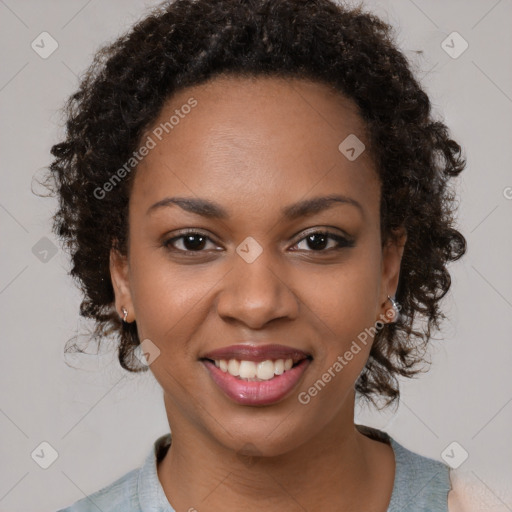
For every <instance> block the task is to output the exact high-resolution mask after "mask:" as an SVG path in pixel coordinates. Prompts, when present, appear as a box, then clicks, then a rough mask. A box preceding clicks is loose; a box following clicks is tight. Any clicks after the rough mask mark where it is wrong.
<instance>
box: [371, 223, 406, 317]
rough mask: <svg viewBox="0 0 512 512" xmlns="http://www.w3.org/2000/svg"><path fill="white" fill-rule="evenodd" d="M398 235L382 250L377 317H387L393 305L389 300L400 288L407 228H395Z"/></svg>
mask: <svg viewBox="0 0 512 512" xmlns="http://www.w3.org/2000/svg"><path fill="white" fill-rule="evenodd" d="M394 232H395V233H396V235H397V239H396V240H389V241H388V242H386V244H385V245H384V246H383V248H382V273H381V281H380V282H381V286H380V297H379V306H380V307H379V310H378V311H377V316H378V317H379V316H380V315H383V314H384V315H385V312H386V311H387V310H389V308H390V306H391V304H390V301H389V299H388V295H389V296H390V297H392V298H393V297H394V296H395V294H396V290H397V288H398V280H399V278H400V265H401V263H402V256H403V253H404V248H405V243H406V241H407V233H406V231H405V228H403V227H400V228H395V230H394Z"/></svg>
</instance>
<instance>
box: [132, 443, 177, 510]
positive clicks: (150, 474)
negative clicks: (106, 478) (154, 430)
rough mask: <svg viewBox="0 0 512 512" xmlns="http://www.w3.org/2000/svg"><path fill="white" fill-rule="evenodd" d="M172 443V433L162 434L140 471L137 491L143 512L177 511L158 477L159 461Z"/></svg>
mask: <svg viewBox="0 0 512 512" xmlns="http://www.w3.org/2000/svg"><path fill="white" fill-rule="evenodd" d="M170 444H171V434H170V433H169V434H164V435H163V436H160V437H159V438H158V439H157V440H156V441H155V442H154V444H153V446H152V447H151V450H150V452H149V454H148V456H147V457H146V460H145V461H144V465H143V466H142V467H141V469H140V471H139V477H138V481H137V493H138V497H139V502H140V508H141V511H142V512H175V510H174V509H173V508H172V506H171V505H170V503H169V501H168V499H167V496H166V495H165V492H164V490H163V487H162V484H161V483H160V480H159V479H158V472H157V461H158V460H161V459H162V458H163V456H164V455H165V453H166V452H167V450H168V449H169V446H170Z"/></svg>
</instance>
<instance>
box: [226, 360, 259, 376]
mask: <svg viewBox="0 0 512 512" xmlns="http://www.w3.org/2000/svg"><path fill="white" fill-rule="evenodd" d="M228 372H229V367H228ZM230 373H231V372H230ZM231 375H233V374H232V373H231ZM235 377H237V375H235ZM240 377H241V378H242V379H254V377H256V363H255V362H254V361H240Z"/></svg>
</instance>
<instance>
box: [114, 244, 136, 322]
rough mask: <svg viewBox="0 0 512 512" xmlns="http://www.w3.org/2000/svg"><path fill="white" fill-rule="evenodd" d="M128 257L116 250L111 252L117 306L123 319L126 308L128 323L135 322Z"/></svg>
mask: <svg viewBox="0 0 512 512" xmlns="http://www.w3.org/2000/svg"><path fill="white" fill-rule="evenodd" d="M129 270H130V269H129V265H128V257H127V256H124V255H122V254H120V253H119V251H118V250H117V249H116V248H114V247H113V248H112V249H111V250H110V278H111V280H112V286H113V287H114V294H115V305H116V310H117V311H118V313H119V315H120V316H121V318H122V317H123V312H122V308H123V307H124V308H126V310H127V311H128V315H127V317H126V322H128V323H130V322H133V321H134V320H135V311H134V308H133V300H132V294H131V290H130V279H129V276H130V272H129Z"/></svg>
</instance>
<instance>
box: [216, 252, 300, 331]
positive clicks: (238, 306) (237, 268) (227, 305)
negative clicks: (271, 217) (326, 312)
mask: <svg viewBox="0 0 512 512" xmlns="http://www.w3.org/2000/svg"><path fill="white" fill-rule="evenodd" d="M268 254H269V251H263V253H262V254H261V255H260V256H259V257H258V258H257V259H256V260H255V261H253V262H252V263H248V262H246V261H244V259H243V258H241V257H239V256H238V254H235V255H234V257H233V260H234V261H233V268H232V270H231V272H229V273H228V274H227V275H226V277H225V279H224V282H223V288H222V289H221V291H220V292H219V294H218V297H217V313H218V314H219V316H220V317H222V318H223V319H224V320H227V321H231V322H233V321H236V322H240V323H242V324H244V325H245V326H247V327H249V328H251V329H260V328H262V327H264V326H265V325H266V324H268V323H269V322H270V321H272V320H275V319H278V318H282V319H284V318H286V319H289V320H291V319H294V318H297V315H298V312H299V300H298V298H297V296H296V294H295V293H294V292H293V290H292V289H291V288H290V286H289V284H288V280H287V275H286V271H285V270H284V269H283V268H282V265H277V264H276V262H275V261H274V262H272V261H271V258H270V256H269V255H268Z"/></svg>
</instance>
